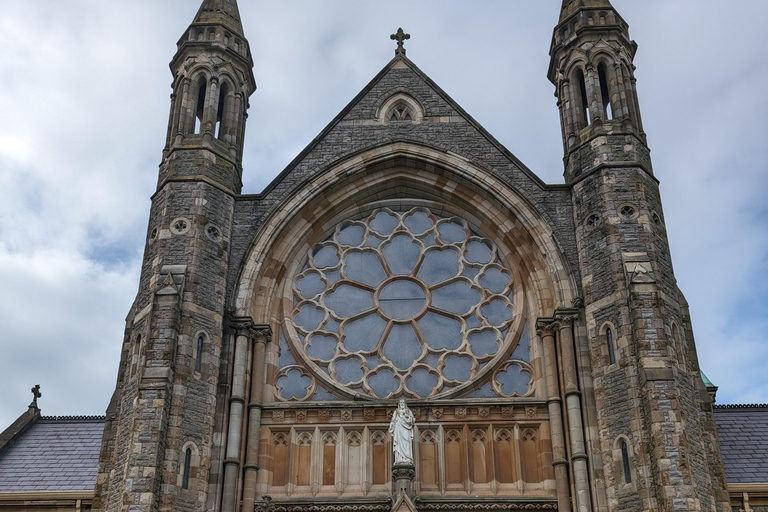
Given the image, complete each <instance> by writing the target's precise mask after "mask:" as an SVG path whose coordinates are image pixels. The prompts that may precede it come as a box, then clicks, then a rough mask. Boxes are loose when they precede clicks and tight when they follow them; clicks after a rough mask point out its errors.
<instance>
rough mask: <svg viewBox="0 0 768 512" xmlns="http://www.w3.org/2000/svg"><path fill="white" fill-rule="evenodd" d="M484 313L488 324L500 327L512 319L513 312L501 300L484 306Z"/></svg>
mask: <svg viewBox="0 0 768 512" xmlns="http://www.w3.org/2000/svg"><path fill="white" fill-rule="evenodd" d="M482 312H483V316H484V317H485V318H486V319H487V320H488V323H489V324H491V325H492V326H494V327H499V326H501V325H503V324H504V323H505V322H508V321H509V320H510V319H511V318H512V310H511V309H509V307H508V306H507V303H506V302H504V301H503V300H501V299H495V300H492V301H491V303H490V304H488V305H487V306H483V309H482Z"/></svg>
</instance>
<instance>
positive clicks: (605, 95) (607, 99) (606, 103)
mask: <svg viewBox="0 0 768 512" xmlns="http://www.w3.org/2000/svg"><path fill="white" fill-rule="evenodd" d="M597 75H598V77H599V78H600V96H601V98H602V100H603V115H604V116H605V118H606V119H613V107H612V106H611V95H610V90H609V89H608V73H607V68H606V65H605V62H601V63H600V65H598V66H597Z"/></svg>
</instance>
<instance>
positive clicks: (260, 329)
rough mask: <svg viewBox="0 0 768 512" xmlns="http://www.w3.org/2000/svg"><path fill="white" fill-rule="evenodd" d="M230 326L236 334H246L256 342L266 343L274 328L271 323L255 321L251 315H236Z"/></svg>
mask: <svg viewBox="0 0 768 512" xmlns="http://www.w3.org/2000/svg"><path fill="white" fill-rule="evenodd" d="M229 326H230V327H231V329H232V331H234V333H235V336H246V337H248V338H249V339H252V340H254V341H255V342H256V343H266V342H267V341H268V340H270V339H271V338H272V328H271V327H270V326H269V325H266V324H257V323H254V321H253V320H252V319H251V317H249V316H239V317H235V318H233V319H232V321H231V322H230V324H229Z"/></svg>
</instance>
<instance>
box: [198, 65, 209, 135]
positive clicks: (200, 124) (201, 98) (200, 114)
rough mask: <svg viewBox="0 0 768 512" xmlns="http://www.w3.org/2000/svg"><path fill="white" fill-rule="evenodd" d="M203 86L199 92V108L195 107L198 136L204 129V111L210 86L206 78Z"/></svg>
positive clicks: (203, 79) (203, 80)
mask: <svg viewBox="0 0 768 512" xmlns="http://www.w3.org/2000/svg"><path fill="white" fill-rule="evenodd" d="M201 80H202V82H203V83H202V84H201V85H200V88H199V89H198V90H197V106H196V107H195V133H196V134H198V133H200V131H201V130H202V127H203V111H204V110H205V91H206V89H207V86H208V84H207V83H206V81H205V78H202V77H201Z"/></svg>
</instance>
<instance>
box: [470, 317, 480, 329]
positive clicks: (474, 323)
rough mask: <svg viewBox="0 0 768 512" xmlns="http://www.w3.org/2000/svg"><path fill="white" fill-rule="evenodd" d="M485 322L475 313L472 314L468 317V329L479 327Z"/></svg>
mask: <svg viewBox="0 0 768 512" xmlns="http://www.w3.org/2000/svg"><path fill="white" fill-rule="evenodd" d="M482 326H483V322H481V321H480V320H478V319H477V317H476V316H475V315H472V316H471V317H469V318H467V329H477V328H478V327H482Z"/></svg>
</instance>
